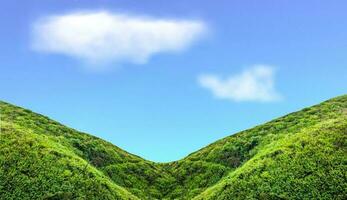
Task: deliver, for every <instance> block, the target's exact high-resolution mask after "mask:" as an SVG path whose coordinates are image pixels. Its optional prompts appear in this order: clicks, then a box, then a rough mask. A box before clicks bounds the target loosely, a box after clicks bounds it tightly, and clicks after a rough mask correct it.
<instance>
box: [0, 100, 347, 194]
mask: <svg viewBox="0 0 347 200" xmlns="http://www.w3.org/2000/svg"><path fill="white" fill-rule="evenodd" d="M0 109H1V110H0V111H1V132H0V199H193V198H194V199H244V198H247V199H347V192H346V191H347V173H346V172H347V165H346V164H347V144H346V143H347V142H346V141H347V140H346V139H347V138H346V137H347V112H346V110H347V95H344V96H340V97H337V98H334V99H331V100H329V101H326V102H323V103H322V104H319V105H316V106H313V107H310V108H306V109H303V110H302V111H299V112H295V113H291V114H289V115H286V116H284V117H281V118H278V119H276V120H273V121H270V122H268V123H265V124H263V125H260V126H257V127H254V128H252V129H249V130H245V131H242V132H240V133H237V134H234V135H232V136H229V137H226V138H224V139H221V140H219V141H217V142H215V143H213V144H211V145H209V146H207V147H205V148H203V149H201V150H199V151H197V152H194V153H192V154H190V155H188V156H187V157H186V158H184V159H182V160H179V161H175V162H170V163H153V162H151V161H147V160H144V159H142V158H140V157H138V156H135V155H132V154H130V153H128V152H126V151H124V150H122V149H120V148H118V147H116V146H114V145H112V144H111V143H108V142H106V141H103V140H101V139H99V138H96V137H94V136H91V135H89V134H86V133H81V132H79V131H76V130H74V129H71V128H68V127H66V126H63V125H61V124H59V123H57V122H55V121H53V120H51V119H49V118H47V117H45V116H42V115H39V114H36V113H33V112H31V111H29V110H26V109H23V108H20V107H16V106H13V105H11V104H8V103H5V102H0Z"/></svg>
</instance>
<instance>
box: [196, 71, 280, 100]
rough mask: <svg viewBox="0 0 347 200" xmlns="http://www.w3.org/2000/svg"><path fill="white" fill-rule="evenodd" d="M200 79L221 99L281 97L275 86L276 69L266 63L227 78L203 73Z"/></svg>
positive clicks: (276, 98) (278, 98) (277, 98)
mask: <svg viewBox="0 0 347 200" xmlns="http://www.w3.org/2000/svg"><path fill="white" fill-rule="evenodd" d="M198 81H199V84H200V85H201V86H202V87H204V88H207V89H209V90H211V92H212V93H213V95H214V96H215V97H217V98H220V99H228V100H233V101H261V102H270V101H277V100H280V99H281V96H280V95H279V94H278V93H277V92H276V90H275V87H274V69H273V68H272V67H270V66H266V65H255V66H253V67H251V68H249V69H247V70H245V71H243V72H242V73H240V74H236V75H231V76H230V77H228V78H225V79H223V78H221V77H219V76H216V75H201V76H199V77H198Z"/></svg>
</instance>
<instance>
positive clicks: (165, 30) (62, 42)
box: [32, 11, 207, 65]
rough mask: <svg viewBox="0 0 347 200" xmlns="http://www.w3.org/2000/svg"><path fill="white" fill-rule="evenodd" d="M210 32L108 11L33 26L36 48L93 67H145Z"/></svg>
mask: <svg viewBox="0 0 347 200" xmlns="http://www.w3.org/2000/svg"><path fill="white" fill-rule="evenodd" d="M206 31H207V26H206V24H205V23H204V22H202V21H199V20H175V19H156V18H150V17H143V16H134V15H129V14H119V13H111V12H107V11H97V12H75V13H69V14H64V15H55V16H46V17H44V18H42V19H40V20H38V21H37V22H35V23H34V25H33V38H32V45H33V48H34V49H35V50H37V51H40V52H46V53H57V54H64V55H68V56H72V57H77V58H79V59H82V60H83V61H86V62H87V63H88V64H92V65H94V64H95V65H100V64H101V65H102V64H105V63H110V62H112V63H116V64H120V63H135V64H143V63H146V62H147V61H148V59H149V58H150V57H151V56H153V55H154V54H157V53H161V52H177V51H181V50H184V49H186V48H187V47H189V46H190V45H191V44H192V43H193V42H195V41H196V40H198V39H199V38H200V37H201V36H202V35H204V33H206Z"/></svg>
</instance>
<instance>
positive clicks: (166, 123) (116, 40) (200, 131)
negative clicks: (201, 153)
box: [0, 0, 347, 162]
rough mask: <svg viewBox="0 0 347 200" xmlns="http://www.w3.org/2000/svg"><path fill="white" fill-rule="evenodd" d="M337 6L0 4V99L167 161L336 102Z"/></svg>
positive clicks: (341, 74) (343, 36)
mask: <svg viewBox="0 0 347 200" xmlns="http://www.w3.org/2000/svg"><path fill="white" fill-rule="evenodd" d="M346 9H347V3H346V2H345V1H334V0H332V1H324V2H323V1H315V0H307V1H295V0H294V1H293V0H291V1H289V0H281V1H278V0H272V1H270V0H264V1H258V0H253V1H250V0H242V1H241V0H235V1H230V0H229V1H227V0H226V1H197V0H192V1H183V0H176V1H170V2H169V1H158V0H156V1H154V0H149V1H146V3H143V4H141V3H139V2H138V1H133V0H128V1H110V0H99V1H95V0H94V1H77V0H75V1H71V0H54V1H53V0H46V1H34V0H28V1H22V2H21V3H20V4H18V3H15V2H14V1H9V0H4V1H2V2H1V6H0V26H1V31H0V43H1V45H0V60H1V65H0V99H2V100H5V101H8V102H11V103H14V104H17V105H20V106H23V107H26V108H29V109H32V110H33V111H35V112H39V113H42V114H44V115H47V116H49V117H51V118H53V119H55V120H57V121H59V122H62V123H63V124H66V125H68V126H70V127H74V128H76V129H78V130H81V131H85V132H88V133H91V134H93V135H96V136H98V137H100V138H103V139H106V140H107V141H110V142H112V143H113V144H115V145H117V146H119V147H121V148H123V149H125V150H127V151H129V152H131V153H134V154H137V155H140V156H142V157H144V158H146V159H149V160H153V161H161V162H166V161H172V160H177V159H180V158H183V157H184V156H186V155H187V154H189V153H191V152H193V151H195V150H198V149H199V148H201V147H203V146H205V145H207V144H209V143H211V142H214V141H215V140H217V139H220V138H223V137H225V136H228V135H230V134H233V133H235V132H238V131H240V130H244V129H247V128H251V127H252V126H255V125H257V124H261V123H263V122H266V121H268V120H271V119H273V118H275V117H279V116H281V115H284V114H286V113H288V112H292V111H295V110H298V109H301V108H303V107H306V106H309V105H313V104H315V103H319V102H321V101H323V100H326V99H329V98H331V97H334V96H337V95H342V94H345V93H346V91H347V88H346V86H347V84H346V83H347V81H346V80H347V57H346V55H347V20H346V18H347V13H346V12H345V11H346ZM71 19H72V20H73V23H70V21H69V20H71ZM105 21H107V22H108V23H104V22H105ZM71 24H72V25H71ZM76 35H77V36H78V37H77V36H76ZM79 36H80V37H79ZM128 36H129V37H128ZM130 36H131V37H130ZM81 38H82V39H81ZM129 38H130V39H129ZM96 41H98V42H96Z"/></svg>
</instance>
